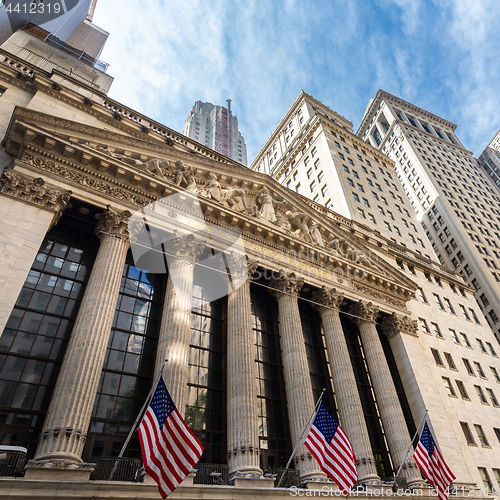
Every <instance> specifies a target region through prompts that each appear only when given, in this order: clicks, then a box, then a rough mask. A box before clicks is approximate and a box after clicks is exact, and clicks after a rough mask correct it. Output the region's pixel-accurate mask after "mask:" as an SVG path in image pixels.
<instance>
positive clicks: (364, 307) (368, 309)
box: [349, 300, 379, 323]
mask: <svg viewBox="0 0 500 500" xmlns="http://www.w3.org/2000/svg"><path fill="white" fill-rule="evenodd" d="M378 312H379V309H378V307H377V306H374V305H373V304H372V303H371V302H363V301H361V300H360V301H359V302H357V303H356V304H353V305H352V306H351V307H350V308H349V313H350V314H352V315H353V316H354V318H351V319H352V320H353V321H355V322H356V323H359V322H361V321H368V322H371V323H375V322H376V320H377V316H378Z"/></svg>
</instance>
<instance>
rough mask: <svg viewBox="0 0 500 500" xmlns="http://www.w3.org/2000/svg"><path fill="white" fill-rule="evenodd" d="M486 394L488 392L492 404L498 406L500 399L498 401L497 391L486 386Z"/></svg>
mask: <svg viewBox="0 0 500 500" xmlns="http://www.w3.org/2000/svg"><path fill="white" fill-rule="evenodd" d="M486 394H488V397H489V398H490V401H491V404H492V405H493V406H498V401H497V398H496V396H495V393H494V392H493V391H492V390H491V389H488V388H486Z"/></svg>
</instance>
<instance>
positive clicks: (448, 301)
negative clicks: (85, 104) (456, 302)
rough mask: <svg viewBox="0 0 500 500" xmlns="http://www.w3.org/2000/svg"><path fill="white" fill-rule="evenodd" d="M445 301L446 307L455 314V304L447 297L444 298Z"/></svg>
mask: <svg viewBox="0 0 500 500" xmlns="http://www.w3.org/2000/svg"><path fill="white" fill-rule="evenodd" d="M444 303H445V304H446V307H447V308H448V311H450V312H451V314H455V309H453V306H452V305H451V302H450V300H449V299H447V298H446V297H445V298H444Z"/></svg>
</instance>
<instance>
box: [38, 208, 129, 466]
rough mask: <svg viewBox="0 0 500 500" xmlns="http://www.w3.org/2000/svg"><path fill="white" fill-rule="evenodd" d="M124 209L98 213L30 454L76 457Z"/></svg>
mask: <svg viewBox="0 0 500 500" xmlns="http://www.w3.org/2000/svg"><path fill="white" fill-rule="evenodd" d="M129 217H130V212H127V211H125V212H117V211H115V210H113V209H111V208H110V207H109V206H108V209H107V210H106V211H105V212H104V213H103V214H101V215H100V218H99V220H100V223H99V225H98V228H97V231H96V232H97V235H98V237H99V239H100V240H101V245H100V247H99V251H98V253H97V257H96V260H95V262H94V265H93V267H92V272H91V274H90V277H89V281H88V283H87V287H86V289H85V293H84V296H83V299H82V302H81V304H80V309H79V311H78V315H77V318H76V321H75V324H74V326H73V330H72V332H71V338H70V341H69V344H68V348H67V350H66V355H65V356H64V360H63V363H62V366H61V370H60V372H59V376H58V378H57V383H56V386H55V388H54V393H53V395H52V399H51V402H50V406H49V410H48V412H47V416H46V418H45V422H44V427H43V431H42V434H41V436H40V442H39V445H38V448H37V451H36V457H35V458H36V459H37V460H42V459H52V460H63V461H72V462H81V461H82V460H81V458H80V457H81V454H82V451H83V447H84V444H85V439H86V436H87V429H88V426H89V424H90V418H91V414H92V408H93V405H94V401H95V398H96V394H97V388H98V385H99V379H100V376H101V372H102V367H103V363H104V357H105V355H106V349H107V346H108V340H109V334H110V332H111V326H112V323H113V318H114V314H115V309H116V303H117V300H118V294H119V292H120V283H121V277H122V274H123V267H124V265H125V260H126V257H127V251H128V248H129V241H128V228H127V220H128V218H129Z"/></svg>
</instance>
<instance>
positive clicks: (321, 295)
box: [312, 285, 344, 311]
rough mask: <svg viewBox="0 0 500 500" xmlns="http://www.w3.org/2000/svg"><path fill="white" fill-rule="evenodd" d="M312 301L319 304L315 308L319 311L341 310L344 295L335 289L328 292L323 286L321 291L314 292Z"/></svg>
mask: <svg viewBox="0 0 500 500" xmlns="http://www.w3.org/2000/svg"><path fill="white" fill-rule="evenodd" d="M312 299H313V300H314V302H317V303H318V304H314V306H313V307H314V308H315V309H317V310H319V311H320V310H321V309H323V308H324V307H327V308H333V309H340V306H341V305H342V302H344V294H343V293H339V292H337V290H336V289H335V288H330V290H327V289H326V288H325V286H324V285H323V287H322V288H321V289H320V290H317V291H315V292H313V294H312Z"/></svg>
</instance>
